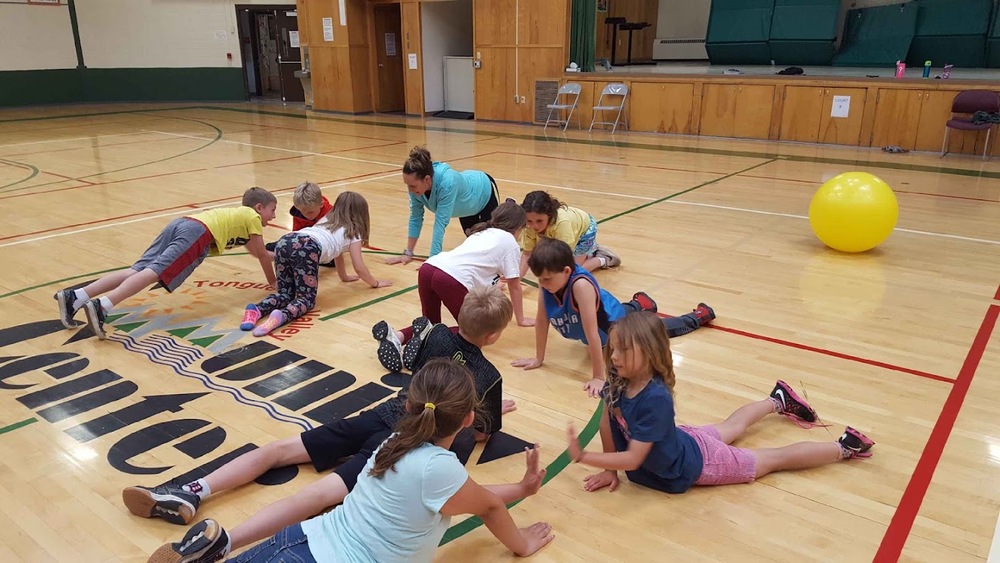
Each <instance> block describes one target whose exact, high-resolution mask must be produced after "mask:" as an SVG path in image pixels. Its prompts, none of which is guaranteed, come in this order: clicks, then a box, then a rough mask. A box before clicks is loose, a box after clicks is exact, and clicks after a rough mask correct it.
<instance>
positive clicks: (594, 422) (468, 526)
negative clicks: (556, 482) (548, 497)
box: [438, 404, 604, 545]
mask: <svg viewBox="0 0 1000 563" xmlns="http://www.w3.org/2000/svg"><path fill="white" fill-rule="evenodd" d="M602 406H603V405H601V404H598V405H597V409H595V410H594V414H592V415H591V416H590V420H589V421H587V425H586V426H584V427H583V430H582V431H581V432H580V435H579V436H578V437H577V440H578V441H579V442H580V447H586V445H587V444H589V443H590V441H591V440H593V439H594V436H596V435H597V431H598V430H600V428H601V413H602V412H604V409H603V408H602ZM569 464H570V459H569V450H563V452H562V453H561V454H559V457H557V458H555V459H554V460H553V461H552V463H550V464H548V465H547V466H546V467H545V478H544V479H542V486H543V487H544V486H545V484H546V483H548V482H549V481H551V480H552V479H554V478H555V477H556V475H559V474H560V473H562V470H563V469H566V467H568V466H569ZM521 500H524V499H521ZM521 500H516V501H514V502H512V503H510V504H508V505H507V508H513V507H515V506H517V505H518V504H520V503H521ZM482 525H483V521H482V520H480V519H479V518H478V517H476V516H471V517H469V518H467V519H465V520H463V521H461V522H459V523H458V524H455V525H454V526H452V527H450V528H448V531H446V532H445V533H444V537H443V538H441V543H440V544H438V545H444V544H446V543H448V542H452V541H454V540H457V539H458V538H460V537H462V536H464V535H465V534H468V533H469V532H471V531H472V530H475V529H476V528H478V527H480V526H482ZM557 533H558V532H557Z"/></svg>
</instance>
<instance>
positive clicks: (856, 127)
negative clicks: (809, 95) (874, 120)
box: [819, 88, 868, 145]
mask: <svg viewBox="0 0 1000 563" xmlns="http://www.w3.org/2000/svg"><path fill="white" fill-rule="evenodd" d="M836 96H849V97H850V98H851V100H850V108H849V110H848V112H847V117H833V115H832V111H833V102H834V97H836ZM867 97H868V90H867V89H865V88H824V89H823V107H822V109H821V110H820V126H819V142H821V143H828V144H831V145H857V144H858V139H859V138H860V137H861V120H862V117H863V116H864V113H865V102H866V101H867Z"/></svg>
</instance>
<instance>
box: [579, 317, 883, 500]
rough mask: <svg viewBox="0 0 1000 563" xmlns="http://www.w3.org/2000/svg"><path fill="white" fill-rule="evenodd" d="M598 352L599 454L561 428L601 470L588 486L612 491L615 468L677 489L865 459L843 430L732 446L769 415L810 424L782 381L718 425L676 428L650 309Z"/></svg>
mask: <svg viewBox="0 0 1000 563" xmlns="http://www.w3.org/2000/svg"><path fill="white" fill-rule="evenodd" d="M604 356H605V365H607V370H608V378H607V384H606V385H605V387H604V390H603V391H602V395H603V397H604V412H605V414H604V415H603V416H602V417H601V444H602V445H603V447H604V453H595V452H587V451H583V450H582V449H581V448H580V444H579V441H578V440H577V436H576V433H575V431H574V430H573V427H572V426H570V427H569V430H568V438H569V453H570V457H571V458H572V459H573V461H575V462H579V463H584V464H587V465H590V466H593V467H599V468H601V469H604V471H602V472H600V473H595V474H593V475H589V476H588V477H587V478H586V479H585V484H584V488H585V489H586V490H588V491H596V490H598V489H601V488H604V487H610V490H612V491H613V490H615V489H617V488H618V470H620V469H621V470H624V471H625V475H627V476H628V478H629V480H630V481H632V482H634V483H638V484H640V485H645V486H647V487H652V488H654V489H658V490H660V491H664V492H668V493H683V492H684V491H686V490H688V489H689V488H691V486H692V485H728V484H733V483H749V482H751V481H753V480H754V479H756V478H758V477H762V476H764V475H767V474H768V473H772V472H774V471H782V470H787V469H806V468H809V467H816V466H820V465H826V464H828V463H834V462H837V461H840V460H845V459H852V458H855V457H858V458H863V457H870V456H871V452H869V450H870V449H871V447H872V446H873V445H875V442H873V441H871V440H870V439H868V438H867V437H866V436H865V435H864V434H862V433H861V432H858V431H857V430H855V429H853V428H851V427H847V429H846V430H844V434H843V435H842V436H840V438H839V439H838V440H837V441H835V442H798V443H796V444H791V445H789V446H784V447H781V448H768V449H760V450H749V449H744V448H736V447H733V446H731V445H730V444H731V443H732V442H733V441H734V440H736V439H737V438H739V437H740V436H742V435H743V433H744V432H746V430H747V428H749V427H750V426H751V425H753V424H754V423H756V422H758V421H760V420H761V419H763V418H764V417H765V416H767V415H769V414H771V413H777V414H782V415H785V416H788V417H789V418H791V419H792V420H793V421H795V422H797V423H799V424H800V425H803V426H806V427H808V426H812V425H814V424H815V423H816V421H817V416H816V412H815V411H813V410H812V408H810V407H809V405H808V404H807V403H806V402H805V401H804V400H802V399H801V398H799V396H798V395H796V394H795V392H794V391H793V390H792V388H791V387H789V386H788V385H787V384H786V383H785V382H783V381H778V383H777V385H775V387H774V390H773V391H772V392H771V395H770V396H769V397H768V398H766V399H764V400H761V401H756V402H753V403H749V404H746V405H743V406H742V407H740V408H739V409H737V410H736V412H734V413H733V414H731V415H730V416H729V418H727V419H726V420H724V421H723V422H720V423H718V424H714V425H708V426H698V427H693V426H684V425H681V426H677V425H675V424H674V401H673V388H674V369H673V362H672V359H671V355H670V340H669V337H668V336H667V330H666V328H665V327H664V326H663V323H662V322H661V321H660V319H659V318H658V317H657V316H656V315H654V314H653V313H648V312H639V313H632V314H630V315H626V316H625V317H622V318H621V319H619V320H618V322H616V323H615V324H614V325H613V326H612V327H611V333H610V337H609V339H608V345H607V346H606V347H605V348H604Z"/></svg>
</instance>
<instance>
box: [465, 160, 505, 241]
mask: <svg viewBox="0 0 1000 563" xmlns="http://www.w3.org/2000/svg"><path fill="white" fill-rule="evenodd" d="M486 177H487V178H489V179H490V184H492V185H493V193H491V194H490V200H489V201H487V202H486V205H485V206H484V207H483V208H482V209H481V210H480V211H479V213H476V214H475V215H469V216H468V217H459V218H458V222H459V223H461V224H462V232H464V233H468V232H469V229H471V228H472V227H475V226H476V225H478V224H479V223H485V222H487V221H489V220H490V215H492V214H493V210H494V209H496V208H497V207H498V206H499V205H500V190H498V189H497V182H496V180H494V179H493V176H490V175H489V174H487V175H486Z"/></svg>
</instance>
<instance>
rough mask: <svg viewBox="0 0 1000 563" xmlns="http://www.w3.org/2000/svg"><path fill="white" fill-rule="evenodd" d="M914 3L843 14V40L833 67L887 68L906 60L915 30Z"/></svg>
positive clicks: (916, 8)
mask: <svg viewBox="0 0 1000 563" xmlns="http://www.w3.org/2000/svg"><path fill="white" fill-rule="evenodd" d="M918 12H919V8H918V7H917V5H916V4H915V3H910V4H890V5H888V6H878V7H875V8H866V9H863V10H851V11H849V12H847V21H846V27H845V30H844V41H843V43H842V44H841V46H840V53H838V54H837V56H835V57H834V58H833V65H834V66H887V67H893V66H895V64H896V61H903V60H906V56H907V54H908V53H909V51H910V43H911V42H912V41H913V35H914V32H915V30H916V27H917V13H918Z"/></svg>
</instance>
